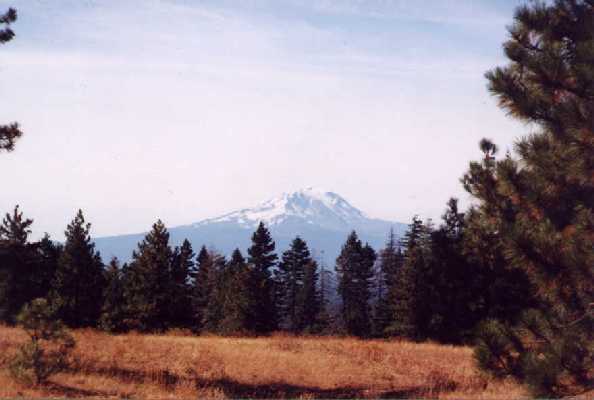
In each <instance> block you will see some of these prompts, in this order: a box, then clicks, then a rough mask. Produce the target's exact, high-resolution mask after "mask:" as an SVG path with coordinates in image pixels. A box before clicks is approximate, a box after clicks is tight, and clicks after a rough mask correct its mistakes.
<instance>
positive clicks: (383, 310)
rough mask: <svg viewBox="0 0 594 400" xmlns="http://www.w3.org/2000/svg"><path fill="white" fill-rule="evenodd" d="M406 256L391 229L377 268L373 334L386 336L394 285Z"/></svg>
mask: <svg viewBox="0 0 594 400" xmlns="http://www.w3.org/2000/svg"><path fill="white" fill-rule="evenodd" d="M403 262H404V257H403V255H402V252H401V250H400V246H399V245H398V241H397V239H396V235H395V234H394V230H390V233H389V235H388V240H387V242H386V247H385V248H383V249H382V250H381V251H380V253H379V263H378V265H377V268H376V276H375V281H376V284H375V289H376V298H375V307H374V310H373V335H374V336H380V337H381V336H384V335H385V334H386V330H387V328H388V326H389V325H390V323H391V322H392V318H393V313H392V306H393V299H392V298H391V294H393V288H394V285H395V284H396V282H397V276H398V273H399V270H400V268H401V267H402V263H403Z"/></svg>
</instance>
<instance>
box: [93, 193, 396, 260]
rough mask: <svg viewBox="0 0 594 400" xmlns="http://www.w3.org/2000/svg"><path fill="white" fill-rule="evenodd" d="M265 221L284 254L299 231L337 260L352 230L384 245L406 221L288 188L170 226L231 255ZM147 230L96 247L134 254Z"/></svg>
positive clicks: (176, 236)
mask: <svg viewBox="0 0 594 400" xmlns="http://www.w3.org/2000/svg"><path fill="white" fill-rule="evenodd" d="M260 221H262V222H264V224H266V225H267V227H268V228H269V229H270V231H271V234H272V236H273V238H274V240H275V241H276V249H277V252H278V253H279V254H280V253H282V252H283V251H284V250H286V249H287V248H288V247H289V245H290V243H291V241H292V240H293V239H294V238H295V236H297V235H299V236H300V237H301V238H302V239H304V240H305V241H306V242H307V243H308V245H309V247H310V249H311V250H312V251H314V252H315V253H316V254H318V255H320V254H324V257H325V261H326V262H327V263H329V264H333V262H334V260H335V258H336V256H337V255H338V253H339V252H340V248H341V246H342V244H343V243H344V241H345V240H346V237H347V235H348V234H349V233H350V232H351V231H352V230H356V231H357V233H358V234H359V237H360V238H361V240H363V241H364V242H368V243H369V244H370V245H371V246H373V247H374V248H375V249H378V250H379V249H380V248H381V247H382V246H383V245H384V243H385V241H386V238H387V235H388V233H389V231H390V229H394V232H395V233H396V234H397V235H402V234H403V233H404V231H405V230H406V225H405V224H401V223H398V222H393V221H385V220H381V219H374V218H369V217H368V216H367V215H365V214H364V213H363V212H362V211H361V210H359V209H357V208H355V207H354V206H352V205H351V204H349V203H348V202H347V201H346V200H345V199H344V198H342V197H341V196H340V195H338V194H336V193H333V192H328V191H323V190H319V189H314V188H307V189H302V190H298V191H296V192H292V193H284V194H282V195H280V196H278V197H275V198H273V199H270V200H268V201H265V202H263V203H261V204H259V205H256V206H255V207H252V208H246V209H242V210H238V211H234V212H231V213H228V214H224V215H222V216H219V217H215V218H209V219H205V220H202V221H199V222H196V223H193V224H189V225H183V226H177V227H171V228H169V233H170V240H171V243H172V245H179V244H180V243H181V242H182V241H183V240H184V239H188V240H189V241H190V242H191V243H192V246H193V247H194V249H195V250H196V251H197V250H198V249H199V248H200V246H202V245H205V246H207V247H212V248H215V249H217V250H218V251H220V252H222V253H223V254H227V255H229V254H231V252H232V251H233V250H234V249H235V248H239V249H240V250H242V251H243V252H244V254H245V251H246V250H247V248H248V247H249V244H250V238H251V235H252V233H253V231H254V230H255V228H256V227H257V226H258V224H259V223H260ZM144 235H145V233H138V234H132V235H121V236H111V237H103V238H97V239H96V240H95V243H96V247H97V249H98V250H99V251H100V252H101V254H102V256H103V258H104V259H106V260H107V259H109V258H110V257H111V256H117V257H118V258H119V259H120V260H122V261H127V260H129V259H130V257H131V254H132V250H134V249H135V248H136V246H137V243H138V242H140V241H141V240H142V239H143V237H144Z"/></svg>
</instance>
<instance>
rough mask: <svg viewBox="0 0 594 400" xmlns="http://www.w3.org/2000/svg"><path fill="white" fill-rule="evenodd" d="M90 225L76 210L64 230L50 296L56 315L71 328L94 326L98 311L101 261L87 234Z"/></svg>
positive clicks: (100, 297)
mask: <svg viewBox="0 0 594 400" xmlns="http://www.w3.org/2000/svg"><path fill="white" fill-rule="evenodd" d="M90 229H91V224H89V223H87V222H86V221H85V218H84V216H83V213H82V211H81V210H78V213H77V214H76V216H75V217H74V220H73V221H72V222H71V223H70V224H69V225H68V226H67V228H66V231H65V233H64V234H65V236H66V242H65V243H64V250H63V251H62V254H61V255H60V259H59V260H58V266H57V269H56V274H55V276H54V279H53V282H52V289H51V292H50V299H51V304H52V307H53V308H54V309H55V310H56V315H57V317H58V318H59V319H61V320H62V321H63V322H64V323H65V324H67V325H68V326H70V327H81V326H95V325H96V324H97V320H98V319H99V315H100V313H101V304H102V297H103V287H104V282H105V281H104V275H103V263H102V262H101V257H100V255H99V253H98V252H96V251H95V244H94V243H93V242H92V240H91V236H90V235H89V232H90Z"/></svg>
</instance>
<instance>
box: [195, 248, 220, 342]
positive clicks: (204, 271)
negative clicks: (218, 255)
mask: <svg viewBox="0 0 594 400" xmlns="http://www.w3.org/2000/svg"><path fill="white" fill-rule="evenodd" d="M196 265H197V267H196V272H195V274H194V276H193V286H192V320H193V321H194V329H195V330H197V331H200V330H201V329H202V328H203V321H204V315H205V310H206V306H207V305H208V301H209V299H210V298H211V292H212V291H213V289H214V288H213V286H212V285H213V282H214V280H215V275H216V269H215V264H214V262H213V259H212V257H211V254H210V252H209V251H208V250H207V249H206V247H205V246H202V248H201V249H200V252H199V253H198V257H197V258H196Z"/></svg>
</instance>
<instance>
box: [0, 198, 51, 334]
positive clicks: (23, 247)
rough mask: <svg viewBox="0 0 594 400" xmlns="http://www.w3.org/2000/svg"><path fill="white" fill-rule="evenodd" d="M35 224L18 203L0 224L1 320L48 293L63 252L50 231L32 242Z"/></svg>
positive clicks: (9, 318) (12, 316)
mask: <svg viewBox="0 0 594 400" xmlns="http://www.w3.org/2000/svg"><path fill="white" fill-rule="evenodd" d="M32 223H33V221H32V220H31V219H27V218H24V217H23V213H22V212H20V211H19V208H18V206H17V207H15V209H14V211H13V213H12V215H11V214H6V216H5V218H4V220H3V222H2V225H0V320H2V321H4V322H7V323H14V322H15V318H16V315H17V313H18V312H19V311H20V309H21V308H22V307H23V306H24V305H25V304H26V303H28V302H30V301H31V300H33V299H35V298H38V297H46V296H47V295H48V292H49V290H50V287H51V282H52V280H53V277H54V275H55V272H56V269H57V263H58V258H59V257H60V254H61V250H62V247H61V246H60V245H56V244H54V243H53V242H52V241H51V240H50V239H49V236H48V235H47V234H46V235H45V236H44V237H43V238H42V239H41V241H39V242H37V243H30V242H29V240H28V237H29V234H30V233H31V231H30V227H31V224H32Z"/></svg>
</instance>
